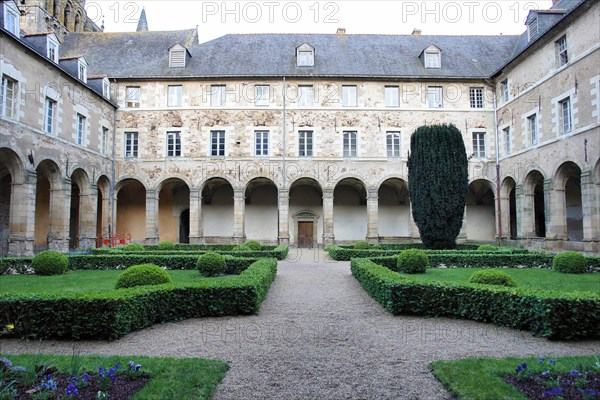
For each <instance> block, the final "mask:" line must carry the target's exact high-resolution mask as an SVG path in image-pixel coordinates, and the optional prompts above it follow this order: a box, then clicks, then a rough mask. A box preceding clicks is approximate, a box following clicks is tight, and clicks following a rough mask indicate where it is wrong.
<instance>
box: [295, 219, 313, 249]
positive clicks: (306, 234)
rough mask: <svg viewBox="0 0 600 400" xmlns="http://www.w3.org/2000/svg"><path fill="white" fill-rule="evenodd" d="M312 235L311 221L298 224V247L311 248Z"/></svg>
mask: <svg viewBox="0 0 600 400" xmlns="http://www.w3.org/2000/svg"><path fill="white" fill-rule="evenodd" d="M313 235H314V223H313V222H312V221H310V222H307V221H300V222H298V247H302V248H312V247H313V244H314V243H313V237H314V236H313Z"/></svg>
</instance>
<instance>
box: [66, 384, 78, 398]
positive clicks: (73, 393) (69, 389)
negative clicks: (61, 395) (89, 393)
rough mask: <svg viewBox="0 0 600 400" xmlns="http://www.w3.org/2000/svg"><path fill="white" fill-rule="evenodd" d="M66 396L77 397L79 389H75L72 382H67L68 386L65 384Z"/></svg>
mask: <svg viewBox="0 0 600 400" xmlns="http://www.w3.org/2000/svg"><path fill="white" fill-rule="evenodd" d="M66 395H67V397H77V396H79V390H77V386H75V385H74V384H72V383H69V386H67V393H66Z"/></svg>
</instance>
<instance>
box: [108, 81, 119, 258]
mask: <svg viewBox="0 0 600 400" xmlns="http://www.w3.org/2000/svg"><path fill="white" fill-rule="evenodd" d="M113 82H114V83H115V85H116V90H115V93H116V96H115V102H116V103H117V107H115V109H114V110H113V131H112V157H111V171H110V175H111V176H110V199H109V202H110V203H109V204H110V222H109V223H108V241H109V247H112V235H113V223H114V221H115V211H116V210H115V186H116V183H115V179H116V171H115V156H116V148H117V144H116V137H117V109H118V107H119V106H118V104H119V84H118V83H117V80H116V79H114V80H113Z"/></svg>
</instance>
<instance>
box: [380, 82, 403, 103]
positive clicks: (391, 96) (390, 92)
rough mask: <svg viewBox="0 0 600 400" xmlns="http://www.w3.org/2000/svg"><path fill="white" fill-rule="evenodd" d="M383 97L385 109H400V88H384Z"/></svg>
mask: <svg viewBox="0 0 600 400" xmlns="http://www.w3.org/2000/svg"><path fill="white" fill-rule="evenodd" d="M383 90H384V97H385V103H384V104H385V106H386V107H400V87H399V86H385V88H384V89H383Z"/></svg>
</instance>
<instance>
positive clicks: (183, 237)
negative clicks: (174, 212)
mask: <svg viewBox="0 0 600 400" xmlns="http://www.w3.org/2000/svg"><path fill="white" fill-rule="evenodd" d="M189 242H190V209H189V208H188V209H186V210H183V211H182V212H181V214H180V215H179V243H189Z"/></svg>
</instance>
